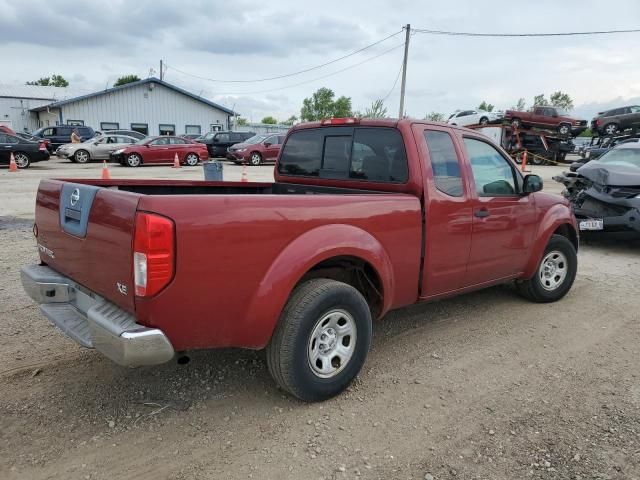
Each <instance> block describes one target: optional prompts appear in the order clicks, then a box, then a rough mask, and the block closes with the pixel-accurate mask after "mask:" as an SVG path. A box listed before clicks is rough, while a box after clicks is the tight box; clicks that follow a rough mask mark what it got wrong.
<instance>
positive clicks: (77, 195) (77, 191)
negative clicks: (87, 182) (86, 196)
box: [71, 188, 80, 207]
mask: <svg viewBox="0 0 640 480" xmlns="http://www.w3.org/2000/svg"><path fill="white" fill-rule="evenodd" d="M78 200H80V189H78V188H76V189H75V190H74V191H73V192H72V193H71V206H72V207H75V206H76V203H78Z"/></svg>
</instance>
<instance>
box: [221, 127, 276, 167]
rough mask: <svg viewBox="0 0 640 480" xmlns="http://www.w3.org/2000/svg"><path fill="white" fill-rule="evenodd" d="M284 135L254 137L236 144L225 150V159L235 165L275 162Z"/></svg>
mask: <svg viewBox="0 0 640 480" xmlns="http://www.w3.org/2000/svg"><path fill="white" fill-rule="evenodd" d="M284 137H285V135H273V134H269V133H267V134H262V135H255V136H253V137H251V138H249V139H247V140H246V141H245V142H242V143H236V144H235V145H232V146H230V147H229V148H228V150H227V159H228V160H231V161H232V162H234V163H236V164H241V163H249V164H250V165H253V166H257V165H261V164H262V163H264V162H275V161H276V158H278V153H280V147H282V143H283V142H284Z"/></svg>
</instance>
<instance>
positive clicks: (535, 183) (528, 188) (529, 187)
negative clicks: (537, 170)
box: [522, 175, 542, 195]
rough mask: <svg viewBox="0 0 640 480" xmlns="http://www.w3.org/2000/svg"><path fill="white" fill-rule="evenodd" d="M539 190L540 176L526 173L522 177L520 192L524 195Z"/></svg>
mask: <svg viewBox="0 0 640 480" xmlns="http://www.w3.org/2000/svg"><path fill="white" fill-rule="evenodd" d="M540 190H542V178H540V177H539V176H538V175H527V176H526V177H524V184H523V185H522V193H524V194H525V195H526V194H528V193H534V192H539V191H540Z"/></svg>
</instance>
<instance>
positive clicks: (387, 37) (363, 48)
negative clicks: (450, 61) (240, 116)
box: [164, 30, 402, 83]
mask: <svg viewBox="0 0 640 480" xmlns="http://www.w3.org/2000/svg"><path fill="white" fill-rule="evenodd" d="M401 32H402V30H398V31H397V32H395V33H392V34H391V35H388V36H386V37H384V38H382V39H380V40H378V41H376V42H374V43H371V44H369V45H367V46H365V47H362V48H359V49H358V50H355V51H353V52H351V53H348V54H347V55H344V56H342V57H339V58H336V59H334V60H331V61H329V62H326V63H322V64H320V65H316V66H314V67H309V68H305V69H304V70H299V71H297V72H291V73H286V74H284V75H278V76H276V77H267V78H256V79H253V80H239V79H233V80H222V79H217V78H208V77H203V76H200V75H196V74H193V73H188V72H185V71H183V70H179V69H177V68H176V67H173V66H171V65H167V64H166V63H165V64H164V66H165V68H166V69H169V68H170V69H171V70H175V71H176V72H178V73H181V74H183V75H187V76H189V77H193V78H197V79H200V80H207V81H209V82H216V83H257V82H267V81H270V80H278V79H281V78H288V77H293V76H296V75H300V74H302V73H307V72H311V71H313V70H317V69H319V68H323V67H326V66H327V65H331V64H333V63H336V62H339V61H340V60H344V59H345V58H349V57H352V56H354V55H356V54H358V53H360V52H364V51H365V50H368V49H369V48H371V47H375V46H376V45H378V44H380V43H382V42H384V41H385V40H389V39H390V38H391V37H395V36H396V35H398V34H399V33H401Z"/></svg>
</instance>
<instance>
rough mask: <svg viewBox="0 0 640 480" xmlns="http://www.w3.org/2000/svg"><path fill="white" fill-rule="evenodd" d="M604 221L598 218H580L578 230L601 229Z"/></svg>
mask: <svg viewBox="0 0 640 480" xmlns="http://www.w3.org/2000/svg"><path fill="white" fill-rule="evenodd" d="M603 229H604V221H603V220H602V219H599V218H591V219H589V220H580V230H603Z"/></svg>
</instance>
